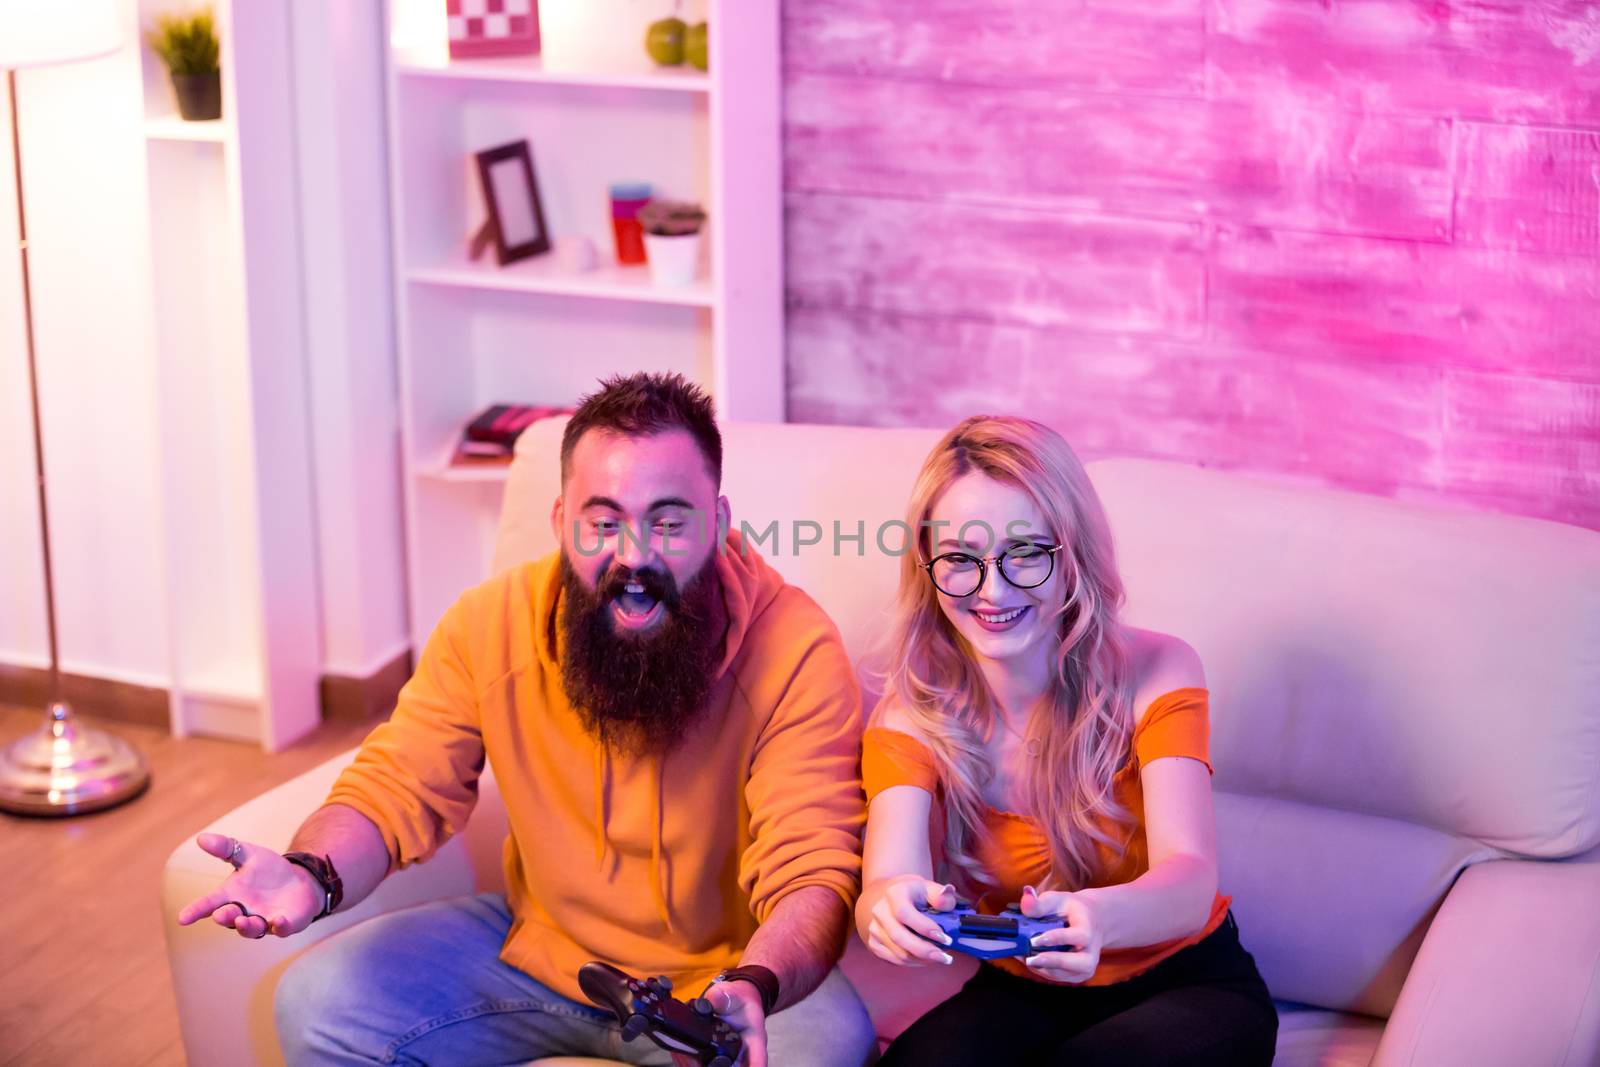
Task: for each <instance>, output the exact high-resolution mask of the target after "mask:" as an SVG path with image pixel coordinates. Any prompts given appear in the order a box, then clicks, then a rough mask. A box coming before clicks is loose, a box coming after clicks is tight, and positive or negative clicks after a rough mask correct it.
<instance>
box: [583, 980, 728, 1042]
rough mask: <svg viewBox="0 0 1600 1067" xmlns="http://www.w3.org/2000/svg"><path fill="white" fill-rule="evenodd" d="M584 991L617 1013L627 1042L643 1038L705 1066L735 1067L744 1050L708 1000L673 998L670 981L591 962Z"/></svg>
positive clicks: (595, 1000)
mask: <svg viewBox="0 0 1600 1067" xmlns="http://www.w3.org/2000/svg"><path fill="white" fill-rule="evenodd" d="M578 987H579V988H580V989H582V990H583V995H584V996H586V997H588V998H589V999H590V1000H591V1001H593V1002H594V1003H595V1004H596V1005H598V1006H599V1007H602V1008H605V1009H606V1010H607V1011H609V1012H612V1013H614V1014H615V1015H616V1017H617V1021H618V1022H620V1023H621V1024H622V1039H623V1040H624V1041H632V1040H633V1039H634V1038H636V1037H638V1036H639V1035H640V1034H643V1035H644V1036H646V1037H648V1038H649V1039H650V1040H651V1041H654V1042H655V1043H656V1044H657V1045H660V1046H661V1047H662V1048H664V1049H666V1050H667V1051H668V1052H679V1053H682V1054H684V1055H686V1056H693V1057H695V1058H696V1059H698V1060H699V1061H700V1063H701V1064H703V1065H704V1067H733V1065H734V1064H735V1063H738V1062H739V1052H740V1050H741V1049H742V1048H743V1047H744V1043H743V1041H741V1040H740V1038H739V1031H737V1030H735V1029H734V1028H733V1027H731V1026H729V1025H728V1024H727V1023H726V1022H724V1021H723V1020H722V1019H720V1018H718V1016H717V1014H716V1013H715V1012H714V1011H712V1009H711V1002H710V1001H709V1000H707V999H706V998H705V997H695V998H694V999H693V1000H691V1001H689V1003H687V1004H685V1003H684V1002H683V1001H681V1000H675V999H673V996H672V982H671V980H670V979H667V978H665V977H658V978H647V979H644V980H640V979H638V978H634V977H632V976H630V975H628V974H626V973H625V972H623V971H619V970H617V969H616V968H615V967H613V966H611V965H610V964H609V963H600V962H594V963H585V964H584V965H583V966H582V967H581V968H579V970H578Z"/></svg>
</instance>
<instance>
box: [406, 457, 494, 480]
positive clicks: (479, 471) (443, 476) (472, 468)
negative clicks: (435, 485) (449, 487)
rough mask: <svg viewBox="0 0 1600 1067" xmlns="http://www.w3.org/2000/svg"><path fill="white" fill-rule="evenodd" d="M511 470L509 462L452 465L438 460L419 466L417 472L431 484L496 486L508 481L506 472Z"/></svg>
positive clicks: (418, 475)
mask: <svg viewBox="0 0 1600 1067" xmlns="http://www.w3.org/2000/svg"><path fill="white" fill-rule="evenodd" d="M510 469H511V463H510V462H509V461H507V462H505V463H451V462H449V461H448V460H438V461H436V462H434V463H431V464H428V465H427V466H419V467H417V468H416V470H415V472H414V473H415V474H416V476H417V477H418V478H426V479H427V480H428V481H431V482H466V483H486V484H496V483H499V482H503V481H505V480H506V472H507V471H509V470H510Z"/></svg>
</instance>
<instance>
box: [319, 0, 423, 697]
mask: <svg viewBox="0 0 1600 1067" xmlns="http://www.w3.org/2000/svg"><path fill="white" fill-rule="evenodd" d="M290 13H291V18H292V22H293V33H294V54H295V109H296V121H297V124H298V131H297V132H298V138H297V141H298V146H299V171H300V216H301V248H302V250H303V258H304V269H305V313H306V326H307V330H306V333H307V343H308V346H309V351H308V353H307V354H308V362H309V367H310V375H311V412H312V421H313V427H312V458H313V463H314V466H315V471H316V490H317V494H316V495H317V509H318V516H319V518H318V528H319V555H320V559H321V575H322V618H323V626H322V631H323V638H324V648H323V660H324V664H325V668H324V669H325V672H326V673H331V674H344V675H355V676H362V675H367V674H370V673H372V672H373V671H375V670H376V669H377V668H378V667H380V666H382V665H383V664H384V663H386V662H387V661H388V660H390V659H392V658H393V657H394V656H395V655H396V654H397V653H399V652H401V651H403V650H404V649H405V647H406V645H407V643H408V638H407V636H406V629H405V618H406V601H405V582H404V580H403V577H402V576H403V575H404V573H405V545H404V538H403V537H402V531H401V521H402V520H401V514H402V511H401V489H400V425H399V404H398V394H397V389H398V386H397V383H396V380H395V358H394V314H393V303H392V297H391V285H390V278H391V276H392V275H391V271H390V267H389V198H388V190H387V177H386V174H387V168H386V166H385V158H384V153H385V151H386V145H385V141H384V117H383V116H384V111H383V86H384V81H383V53H382V46H383V38H382V10H381V5H380V4H379V3H378V0H343V2H341V3H337V4H329V3H327V2H326V0H292V7H291V12H290Z"/></svg>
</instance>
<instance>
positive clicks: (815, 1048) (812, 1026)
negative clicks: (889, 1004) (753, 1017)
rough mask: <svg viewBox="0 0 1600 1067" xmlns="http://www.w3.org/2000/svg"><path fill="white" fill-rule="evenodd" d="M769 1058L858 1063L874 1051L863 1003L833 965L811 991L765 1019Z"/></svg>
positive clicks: (836, 1065)
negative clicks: (787, 1007)
mask: <svg viewBox="0 0 1600 1067" xmlns="http://www.w3.org/2000/svg"><path fill="white" fill-rule="evenodd" d="M768 1033H769V1035H770V1037H771V1039H772V1040H771V1044H772V1052H773V1055H772V1057H771V1058H772V1062H774V1063H779V1064H782V1063H791V1062H792V1063H815V1064H826V1065H827V1067H861V1065H862V1064H864V1063H870V1062H872V1061H873V1060H874V1059H875V1058H876V1057H877V1051H878V1035H877V1032H876V1031H875V1030H874V1029H873V1025H872V1017H871V1016H870V1015H868V1014H867V1008H866V1005H864V1004H863V1003H862V1002H861V998H860V997H859V996H857V995H856V990H855V986H853V985H851V984H850V980H849V979H848V978H846V977H845V976H844V974H843V972H841V971H839V970H838V969H837V968H835V969H834V971H833V972H832V973H831V974H829V975H828V977H827V978H826V979H824V980H823V982H822V984H821V985H820V986H818V987H817V988H816V989H815V990H814V991H813V992H812V994H811V995H810V996H808V997H806V999H805V1000H802V1001H801V1002H800V1003H799V1004H796V1005H794V1006H793V1007H791V1008H789V1009H788V1010H787V1011H784V1012H781V1013H779V1014H778V1015H775V1016H773V1018H772V1019H771V1021H769V1023H768Z"/></svg>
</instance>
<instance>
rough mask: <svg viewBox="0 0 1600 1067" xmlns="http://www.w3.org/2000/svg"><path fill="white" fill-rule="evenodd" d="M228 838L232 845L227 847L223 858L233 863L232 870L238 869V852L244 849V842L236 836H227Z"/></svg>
mask: <svg viewBox="0 0 1600 1067" xmlns="http://www.w3.org/2000/svg"><path fill="white" fill-rule="evenodd" d="M228 840H229V841H232V842H233V847H232V848H230V849H228V854H227V855H226V856H224V857H223V859H225V860H227V861H228V862H229V863H231V864H233V869H234V870H238V869H239V860H238V859H237V857H238V855H239V853H241V852H243V851H244V843H243V842H241V841H240V840H239V839H238V838H237V837H230V838H228Z"/></svg>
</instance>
